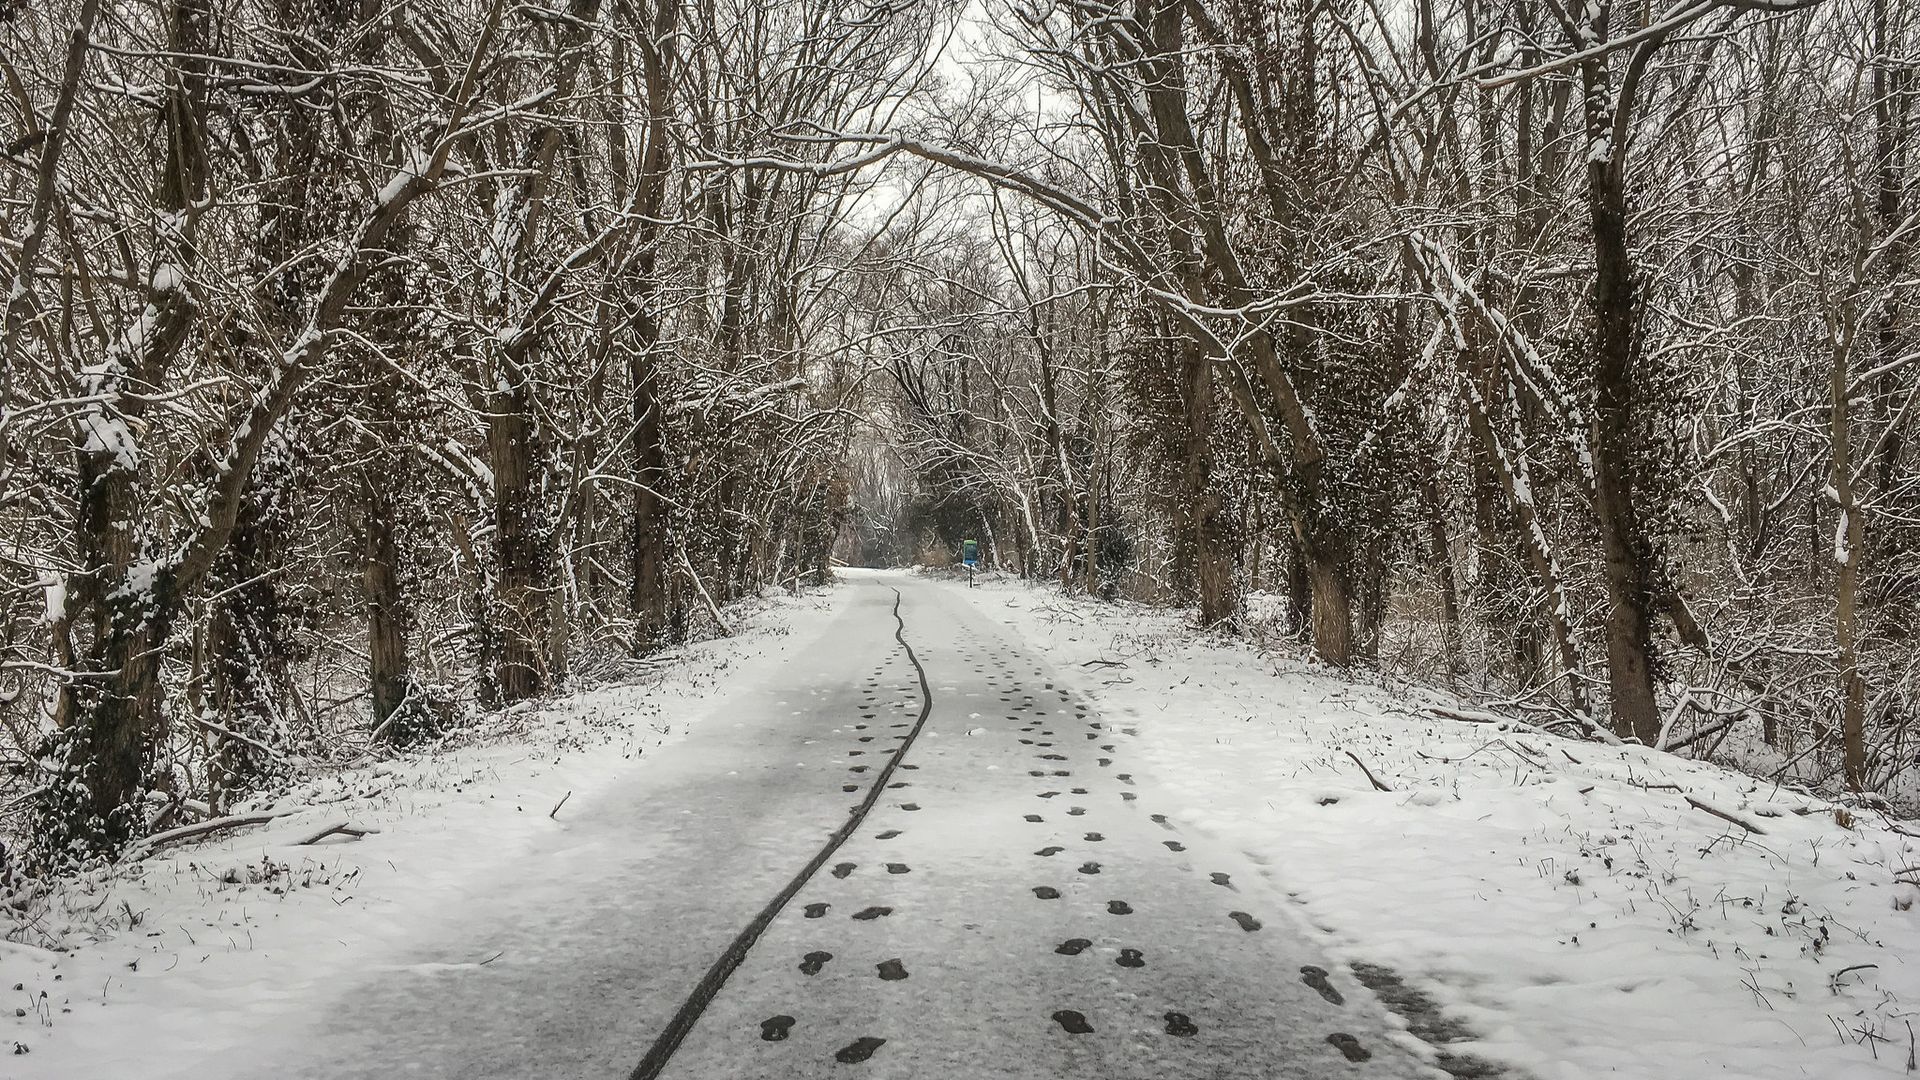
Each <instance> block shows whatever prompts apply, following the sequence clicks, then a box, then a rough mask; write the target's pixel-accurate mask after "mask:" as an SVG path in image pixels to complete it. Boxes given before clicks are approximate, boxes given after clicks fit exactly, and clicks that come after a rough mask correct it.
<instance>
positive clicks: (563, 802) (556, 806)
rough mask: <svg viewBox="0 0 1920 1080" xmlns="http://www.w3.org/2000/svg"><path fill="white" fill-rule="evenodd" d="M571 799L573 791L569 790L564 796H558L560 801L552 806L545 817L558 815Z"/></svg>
mask: <svg viewBox="0 0 1920 1080" xmlns="http://www.w3.org/2000/svg"><path fill="white" fill-rule="evenodd" d="M571 798H573V789H571V788H569V789H567V793H566V794H565V795H562V796H560V801H559V802H557V803H554V804H553V809H551V810H549V811H547V816H548V817H549V818H551V817H553V815H555V814H557V813H559V812H560V808H561V807H563V806H565V805H567V800H568V799H571Z"/></svg>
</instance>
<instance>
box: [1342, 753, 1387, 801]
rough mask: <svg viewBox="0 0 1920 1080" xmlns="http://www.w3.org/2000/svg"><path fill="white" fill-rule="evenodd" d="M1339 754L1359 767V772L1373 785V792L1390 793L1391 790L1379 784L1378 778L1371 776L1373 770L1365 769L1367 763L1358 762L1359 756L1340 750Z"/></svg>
mask: <svg viewBox="0 0 1920 1080" xmlns="http://www.w3.org/2000/svg"><path fill="white" fill-rule="evenodd" d="M1340 752H1341V753H1343V754H1345V755H1347V756H1348V757H1350V758H1352V759H1353V763H1354V764H1355V765H1358V766H1360V771H1361V772H1363V773H1366V774H1367V780H1368V781H1370V782H1371V783H1372V784H1373V789H1374V790H1375V791H1392V790H1393V789H1392V788H1390V787H1388V786H1387V785H1385V784H1383V783H1381V782H1380V778H1379V777H1377V776H1375V775H1373V770H1372V769H1369V768H1367V763H1366V762H1364V761H1361V760H1360V755H1358V754H1356V753H1354V752H1353V751H1351V750H1342V751H1340Z"/></svg>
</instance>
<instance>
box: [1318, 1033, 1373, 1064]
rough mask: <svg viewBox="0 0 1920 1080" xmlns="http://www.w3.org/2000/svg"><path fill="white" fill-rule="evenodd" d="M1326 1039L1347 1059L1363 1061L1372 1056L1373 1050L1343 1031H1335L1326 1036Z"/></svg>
mask: <svg viewBox="0 0 1920 1080" xmlns="http://www.w3.org/2000/svg"><path fill="white" fill-rule="evenodd" d="M1327 1041H1328V1042H1330V1043H1332V1044H1333V1045H1334V1046H1336V1047H1338V1048H1339V1049H1340V1052H1341V1053H1342V1054H1345V1055H1346V1056H1347V1060H1348V1061H1365V1060H1367V1059H1368V1058H1370V1057H1372V1056H1373V1051H1371V1050H1368V1049H1367V1048H1366V1047H1364V1046H1361V1045H1360V1040H1359V1039H1356V1038H1354V1037H1353V1036H1351V1035H1349V1034H1347V1033H1346V1032H1344V1031H1336V1032H1334V1033H1333V1034H1331V1035H1329V1036H1327Z"/></svg>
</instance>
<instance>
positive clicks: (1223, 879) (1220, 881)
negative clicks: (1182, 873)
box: [1207, 870, 1233, 889]
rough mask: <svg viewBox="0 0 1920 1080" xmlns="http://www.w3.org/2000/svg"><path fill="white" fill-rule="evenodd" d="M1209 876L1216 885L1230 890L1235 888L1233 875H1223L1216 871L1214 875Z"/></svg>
mask: <svg viewBox="0 0 1920 1080" xmlns="http://www.w3.org/2000/svg"><path fill="white" fill-rule="evenodd" d="M1207 876H1208V877H1210V878H1212V879H1213V883H1214V884H1215V885H1225V886H1226V887H1227V888H1229V889H1231V888H1233V878H1232V876H1231V875H1228V874H1223V873H1221V872H1220V871H1218V870H1215V871H1214V872H1213V873H1211V874H1208V875H1207Z"/></svg>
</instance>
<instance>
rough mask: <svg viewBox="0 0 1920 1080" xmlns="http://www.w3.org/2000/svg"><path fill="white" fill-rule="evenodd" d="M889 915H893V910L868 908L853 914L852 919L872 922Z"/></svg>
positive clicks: (888, 908)
mask: <svg viewBox="0 0 1920 1080" xmlns="http://www.w3.org/2000/svg"><path fill="white" fill-rule="evenodd" d="M891 914H893V909H892V908H890V907H870V908H861V909H860V910H859V911H856V912H854V913H853V917H854V918H856V919H858V920H860V921H861V922H872V921H873V920H875V919H878V918H881V917H882V916H886V915H891Z"/></svg>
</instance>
